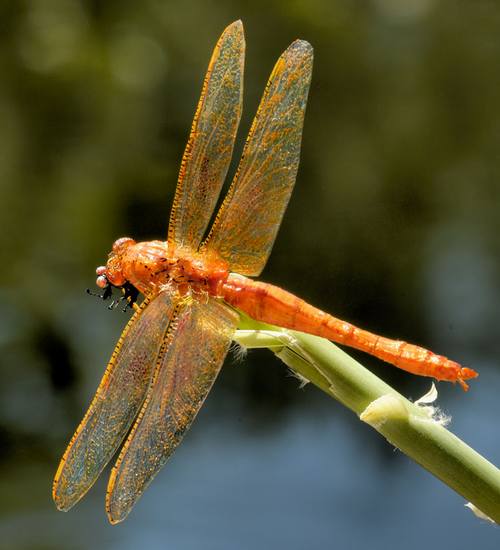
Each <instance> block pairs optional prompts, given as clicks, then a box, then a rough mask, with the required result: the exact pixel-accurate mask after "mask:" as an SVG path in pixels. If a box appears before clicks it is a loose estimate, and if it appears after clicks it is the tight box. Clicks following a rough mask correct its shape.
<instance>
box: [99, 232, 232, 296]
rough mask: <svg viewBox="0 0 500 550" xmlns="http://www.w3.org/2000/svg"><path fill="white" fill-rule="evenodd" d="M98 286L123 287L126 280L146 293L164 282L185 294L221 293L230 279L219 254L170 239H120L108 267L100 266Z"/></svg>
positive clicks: (158, 288) (110, 256)
mask: <svg viewBox="0 0 500 550" xmlns="http://www.w3.org/2000/svg"><path fill="white" fill-rule="evenodd" d="M96 272H97V275H98V278H97V281H96V282H97V285H98V286H100V287H101V288H104V287H105V286H106V285H107V284H108V283H109V284H111V285H113V286H117V287H121V286H124V285H125V284H127V283H130V284H132V285H133V286H135V287H136V288H137V289H138V290H139V291H140V292H142V293H143V294H147V295H149V294H151V293H154V294H156V293H158V292H160V290H161V288H162V287H164V286H165V285H170V286H171V285H174V286H177V288H178V289H179V291H180V292H181V293H182V294H185V293H186V292H188V291H190V290H192V291H194V292H207V293H209V294H211V295H214V296H219V295H220V288H221V285H222V284H223V283H224V282H225V281H226V280H227V277H228V275H229V271H228V269H227V264H226V262H224V261H223V260H221V259H220V258H219V257H218V256H217V257H216V256H215V255H213V254H203V253H199V252H192V251H190V250H183V249H178V248H177V249H176V250H175V251H174V250H172V248H171V247H169V244H168V242H164V241H148V242H141V243H136V242H135V241H134V240H133V239H130V238H128V237H125V238H121V239H118V240H117V241H116V242H115V243H114V245H113V249H112V251H111V253H110V254H109V259H108V262H107V264H106V266H105V267H98V268H97V270H96Z"/></svg>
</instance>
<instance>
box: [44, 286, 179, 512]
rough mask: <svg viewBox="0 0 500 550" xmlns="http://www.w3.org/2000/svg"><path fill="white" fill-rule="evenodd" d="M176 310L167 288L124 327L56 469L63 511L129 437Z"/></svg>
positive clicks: (57, 495) (57, 492) (55, 490)
mask: <svg viewBox="0 0 500 550" xmlns="http://www.w3.org/2000/svg"><path fill="white" fill-rule="evenodd" d="M172 312H173V302H172V297H171V295H169V294H168V293H167V292H163V293H161V294H159V295H158V296H157V297H156V298H155V299H154V300H152V301H151V303H149V304H148V303H147V302H144V303H143V305H142V306H141V308H140V309H139V311H137V312H136V313H135V314H134V315H133V317H132V318H131V319H130V321H129V323H128V324H127V326H126V327H125V330H124V331H123V333H122V335H121V337H120V340H119V341H118V344H117V345H116V348H115V350H114V352H113V355H112V356H111V360H110V362H109V365H108V367H107V369H106V372H105V373H104V377H103V379H102V381H101V383H100V385H99V388H98V389H97V392H96V394H95V397H94V399H93V401H92V403H91V405H90V407H89V409H88V411H87V413H86V414H85V417H84V418H83V420H82V422H81V424H80V426H78V428H77V430H76V432H75V434H74V436H73V438H72V439H71V442H70V444H69V446H68V448H67V450H66V452H65V453H64V455H63V458H62V459H61V463H60V465H59V468H58V470H57V473H56V476H55V479H54V487H53V496H54V501H55V503H56V505H57V507H58V508H59V509H60V510H68V509H69V508H71V507H72V506H73V505H74V504H75V503H76V502H78V500H80V498H81V497H82V496H83V495H84V494H85V493H86V492H87V491H88V490H89V489H90V487H91V486H92V485H93V484H94V482H95V480H96V479H97V477H98V476H99V474H100V473H101V471H102V470H103V468H104V467H105V466H106V464H107V463H108V462H109V461H110V459H111V458H112V456H113V455H114V453H115V452H116V450H117V449H118V447H119V446H120V444H121V443H122V441H123V439H124V438H125V435H126V434H127V431H128V430H129V428H130V426H131V425H132V423H133V421H134V419H135V417H136V416H137V413H138V411H139V409H140V407H141V405H142V403H143V401H144V398H145V396H146V391H147V388H148V386H149V383H150V381H151V377H152V375H153V371H154V366H155V362H156V359H157V357H158V353H159V351H160V346H161V343H162V341H163V339H164V334H165V332H166V330H167V328H168V325H169V321H170V317H171V315H172Z"/></svg>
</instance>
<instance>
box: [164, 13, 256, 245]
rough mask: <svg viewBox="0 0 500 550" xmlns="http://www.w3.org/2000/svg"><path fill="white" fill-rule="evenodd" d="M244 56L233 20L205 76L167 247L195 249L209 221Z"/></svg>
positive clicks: (228, 151) (224, 165) (227, 153)
mask: <svg viewBox="0 0 500 550" xmlns="http://www.w3.org/2000/svg"><path fill="white" fill-rule="evenodd" d="M244 54H245V38H244V35H243V25H242V24H241V21H236V22H235V23H233V24H232V25H229V27H227V29H226V30H225V31H224V32H223V33H222V36H221V37H220V39H219V41H218V42H217V45H216V46H215V50H214V52H213V54H212V59H211V60H210V64H209V66H208V71H207V74H206V76H205V81H204V84H203V89H202V92H201V97H200V101H199V103H198V108H197V110H196V114H195V116H194V120H193V125H192V128H191V134H190V136H189V140H188V143H187V145H186V149H185V151H184V156H183V158H182V163H181V169H180V173H179V179H178V182H177V189H176V191H175V197H174V202H173V206H172V211H171V214H170V224H169V228H168V241H169V243H171V244H174V245H178V246H181V247H182V246H184V247H186V248H190V249H195V250H196V249H197V248H198V245H199V244H200V242H201V239H202V238H203V235H204V233H205V231H206V229H207V226H208V222H209V221H210V218H211V217H212V212H213V209H214V207H215V203H216V202H217V199H218V197H219V194H220V190H221V187H222V184H223V183H224V178H225V177H226V173H227V170H228V168H229V163H230V162H231V156H232V153H233V146H234V140H235V137H236V132H237V130H238V125H239V122H240V116H241V104H242V94H243V64H244Z"/></svg>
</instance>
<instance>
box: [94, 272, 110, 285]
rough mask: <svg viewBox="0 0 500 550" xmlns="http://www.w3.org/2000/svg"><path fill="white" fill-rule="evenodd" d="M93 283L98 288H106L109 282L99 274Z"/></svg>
mask: <svg viewBox="0 0 500 550" xmlns="http://www.w3.org/2000/svg"><path fill="white" fill-rule="evenodd" d="M95 284H96V285H97V286H98V287H99V288H106V287H107V286H108V285H109V282H108V280H107V279H106V277H105V276H104V275H99V277H97V279H96V281H95Z"/></svg>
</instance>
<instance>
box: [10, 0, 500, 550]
mask: <svg viewBox="0 0 500 550" xmlns="http://www.w3.org/2000/svg"><path fill="white" fill-rule="evenodd" d="M239 18H241V19H242V20H243V23H244V25H245V31H246V38H247V57H246V75H245V103H244V116H243V119H242V124H241V132H240V137H239V141H238V144H239V145H238V148H237V152H236V155H235V156H236V157H238V156H239V153H240V152H241V145H242V143H243V139H244V136H245V134H246V132H247V130H248V128H249V125H250V122H251V118H252V116H253V114H254V112H255V109H256V107H257V104H258V101H259V99H260V95H261V93H262V91H263V88H264V85H265V82H266V79H267V76H268V74H269V72H270V70H271V68H272V66H273V64H274V62H275V60H276V59H277V57H278V56H279V54H280V53H281V52H282V51H283V50H284V49H285V48H286V47H287V46H288V44H289V43H290V42H292V41H293V40H294V39H295V38H304V39H307V40H308V41H309V42H311V43H312V45H313V46H314V48H315V68H314V75H313V83H312V87H311V92H310V96H309V106H308V110H307V113H306V123H305V130H304V139H303V148H302V160H301V167H300V170H299V176H298V181H297V186H296V189H295V191H294V194H293V196H292V200H291V202H290V206H289V208H288V211H287V213H286V216H285V219H284V222H283V225H282V228H281V230H280V233H279V235H278V239H277V241H276V245H275V248H274V251H273V254H272V255H271V259H270V261H269V263H268V266H267V267H266V270H265V272H264V274H263V276H262V278H263V280H266V281H269V282H272V283H274V284H277V285H280V286H282V287H284V288H287V289H288V290H290V291H292V292H294V293H296V294H298V295H300V296H301V297H303V298H305V299H307V300H308V301H310V302H311V303H313V304H315V305H318V306H320V307H321V308H322V309H325V310H326V311H330V312H332V313H334V314H335V315H337V316H340V317H343V318H345V319H347V320H349V321H352V322H355V323H358V324H360V325H361V326H362V327H364V328H368V329H370V330H372V331H376V332H379V333H382V334H384V335H388V336H394V337H398V338H403V339H407V340H409V341H413V342H416V343H420V344H422V345H424V346H426V347H430V348H432V349H433V350H435V351H436V352H437V353H443V354H446V355H448V356H450V357H452V358H453V359H456V360H458V361H461V362H463V363H464V364H466V365H469V366H471V367H473V368H475V369H477V370H479V371H480V373H481V376H480V378H479V379H478V380H477V381H474V382H473V383H472V389H471V391H470V392H469V394H467V395H465V394H463V393H462V392H461V391H460V390H459V388H458V387H453V386H451V385H445V384H440V385H439V390H440V403H441V405H442V407H443V408H444V409H445V411H446V412H448V413H449V414H451V415H452V417H453V423H452V427H451V428H452V430H453V431H455V433H457V434H458V435H460V436H461V437H463V438H464V439H465V440H466V441H467V442H469V443H470V444H471V445H472V446H473V447H474V448H476V449H477V450H478V451H479V452H481V453H483V454H484V455H485V456H486V457H487V458H489V459H490V460H492V461H493V462H496V463H497V464H498V463H500V443H499V438H498V420H497V419H498V414H499V411H500V405H499V400H498V391H499V389H500V367H499V360H498V355H499V351H500V338H499V328H498V327H499V322H500V261H499V257H500V238H499V231H500V186H499V179H500V152H499V151H500V105H499V98H500V77H499V74H500V66H499V58H500V4H499V3H498V2H496V1H494V0H475V1H473V2H467V1H465V0H462V1H451V0H448V1H446V0H444V1H438V0H312V1H308V2H305V1H300V0H295V1H289V2H280V1H277V0H267V1H266V2H263V1H258V0H257V1H254V2H251V3H250V2H242V1H234V0H233V1H224V0H223V1H219V2H213V1H209V2H201V1H200V0H184V1H183V2H172V1H167V0H144V1H143V2H133V1H132V0H122V1H121V2H118V1H109V0H108V1H106V2H104V1H101V2H100V1H98V0H93V1H91V0H88V1H78V0H33V1H19V2H9V1H7V0H5V1H3V2H0V223H1V226H0V227H1V231H0V254H1V259H2V269H1V271H0V349H1V353H0V548H2V549H3V548H6V549H21V548H22V549H46V548H47V549H59V548H60V549H73V548H75V549H80V548H82V549H87V548H106V549H108V548H115V547H116V548H118V547H119V548H121V549H123V548H131V549H134V548H138V547H141V546H142V547H145V548H176V549H181V550H184V549H190V548H208V549H211V548H214V549H225V548H228V549H234V548H238V549H246V548H248V549H253V548H282V547H287V548H288V549H302V548H306V547H307V548H311V549H324V548H360V547H366V546H370V547H371V548H375V549H376V548H385V549H386V548H397V547H399V546H400V542H401V541H404V544H405V547H406V548H412V549H413V548H415V549H417V548H421V547H422V544H423V543H424V541H423V539H424V538H425V541H426V542H427V543H429V544H433V545H435V546H445V547H451V546H452V545H453V547H454V548H457V549H459V548H466V547H467V548H469V547H471V545H473V544H474V545H476V547H478V548H497V547H498V542H497V541H496V540H495V539H496V537H497V536H498V531H495V530H494V529H493V528H491V527H489V526H487V525H486V524H484V523H481V522H480V521H479V520H477V519H476V518H474V517H473V516H472V514H470V513H469V512H468V511H467V510H465V509H463V504H464V503H463V500H462V499H461V498H460V497H458V496H457V495H455V494H453V493H452V492H451V491H450V490H449V489H448V488H447V487H445V486H443V485H442V484H441V483H440V482H438V481H437V480H435V479H434V478H432V477H431V476H430V475H429V474H427V473H426V472H424V471H422V470H421V469H420V468H419V467H418V466H416V465H415V464H413V463H411V462H410V461H409V460H408V459H407V458H406V457H405V456H403V455H401V454H399V453H397V452H394V450H393V449H392V448H391V447H390V446H389V445H388V444H386V443H385V441H383V440H382V439H381V438H380V437H379V436H377V435H376V434H375V433H373V432H372V431H371V430H370V429H369V428H368V427H367V426H362V425H360V422H359V421H358V420H357V419H356V418H355V417H354V416H353V415H352V414H351V413H349V412H347V411H345V410H344V409H343V408H342V407H341V406H340V405H338V404H337V403H336V402H334V401H332V400H330V399H328V398H327V397H326V396H323V395H321V394H320V392H319V390H316V389H315V388H312V387H309V386H308V387H306V388H305V389H304V390H299V389H298V382H297V381H296V380H295V379H293V378H292V377H290V376H289V375H288V374H287V372H286V370H285V368H284V366H283V365H281V364H280V363H279V362H278V361H277V359H275V358H274V357H273V356H272V355H271V354H270V353H266V352H250V353H249V355H248V357H247V358H245V359H244V360H243V361H240V362H238V361H236V360H235V359H234V358H229V359H228V361H227V362H226V367H225V368H224V369H223V372H222V374H221V376H220V378H219V381H218V383H217V385H216V388H215V389H214V391H213V393H212V395H211V397H210V398H209V399H208V401H207V405H206V407H205V408H204V410H203V411H202V413H201V414H200V417H199V419H198V421H197V422H196V423H195V426H194V427H193V429H192V430H191V432H190V434H189V435H188V437H187V438H186V441H185V443H184V444H183V445H182V447H181V448H180V449H179V451H178V452H177V453H176V455H175V457H174V458H173V459H172V460H171V461H170V463H169V465H168V466H167V468H165V470H164V471H163V472H162V473H161V474H160V475H159V476H158V478H157V479H156V480H155V482H154V483H153V484H152V486H151V488H150V489H149V491H148V492H147V493H146V494H145V496H144V497H143V499H142V500H141V501H140V503H139V504H138V506H137V507H136V509H135V510H134V512H133V513H132V514H131V516H130V518H129V519H128V520H127V522H126V523H125V524H123V525H121V526H119V527H111V526H108V525H107V523H106V518H105V515H104V506H103V500H104V490H105V479H104V480H103V481H100V482H99V483H98V484H97V485H96V487H95V488H94V489H93V490H92V491H91V492H90V493H89V495H88V496H87V497H86V499H85V500H84V501H82V502H81V503H80V504H79V505H78V506H77V507H76V508H75V509H74V510H73V511H71V512H70V513H69V514H62V513H59V512H56V511H55V509H54V507H53V504H52V501H51V497H50V487H51V481H52V476H53V473H54V471H55V469H56V466H57V463H58V460H59V458H60V455H61V453H62V451H63V450H64V448H65V446H66V443H67V441H68V439H69V437H70V436H71V434H72V433H73V431H74V428H75V427H76V425H77V423H78V422H79V420H80V418H81V417H82V415H83V412H84V410H85V408H86V406H87V404H88V402H89V401H90V398H91V396H92V394H93V392H94V389H95V387H96V385H97V383H98V381H99V379H100V377H101V375H102V372H103V371H104V366H105V364H106V361H107V359H108V357H109V355H110V353H111V350H112V348H113V346H114V343H115V341H116V339H117V337H118V335H119V333H120V329H121V327H122V326H123V325H124V324H125V322H126V319H127V318H128V316H127V315H124V314H122V313H121V312H120V311H119V310H115V311H114V312H110V311H108V310H107V309H106V307H105V306H104V305H103V304H102V303H101V302H99V301H98V300H96V299H93V298H91V297H89V296H87V295H86V294H85V288H86V287H93V285H94V281H95V274H94V270H95V267H96V266H97V265H101V264H102V263H104V262H105V260H106V256H107V253H108V251H109V249H110V247H111V244H112V242H113V241H114V240H115V239H116V238H117V237H120V236H123V235H129V236H133V237H134V238H136V239H144V238H164V237H165V236H166V228H167V220H168V215H169V208H170V203H171V200H172V197H173V193H174V187H175V182H176V176H177V171H178V167H179V162H180V159H181V155H182V151H183V149H184V145H185V142H186V139H187V136H188V132H189V128H190V125H191V119H192V115H193V113H194V109H195V105H196V102H197V99H198V96H199V92H200V88H201V84H202V79H203V76H204V73H205V70H206V66H207V63H208V60H209V57H210V54H211V51H212V48H213V46H214V44H215V42H216V40H217V38H218V36H219V35H220V33H221V32H222V30H223V29H224V27H225V26H226V25H227V24H229V23H230V22H231V21H233V20H235V19H239ZM356 357H357V358H358V359H360V360H361V361H362V362H363V363H364V364H365V365H367V366H369V367H370V368H372V369H373V370H374V371H375V372H377V374H379V375H380V376H382V377H383V378H384V379H386V380H388V381H390V382H391V383H392V384H394V385H395V386H396V387H397V388H398V389H399V390H401V391H403V393H405V394H406V395H408V396H410V397H411V398H413V399H415V398H418V397H419V396H420V395H422V394H423V393H424V392H425V391H427V389H428V387H429V381H428V380H425V379H417V378H415V377H412V376H410V375H406V374H404V373H399V372H396V370H395V369H392V368H390V367H387V366H385V365H383V364H381V363H380V362H378V361H376V360H375V359H372V358H370V357H368V356H364V355H360V354H356ZM104 477H106V476H104Z"/></svg>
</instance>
